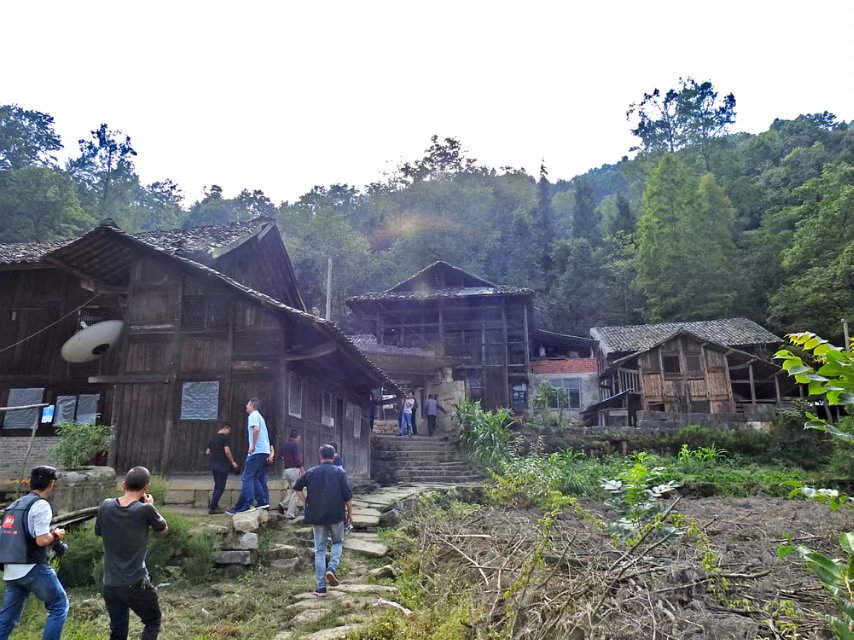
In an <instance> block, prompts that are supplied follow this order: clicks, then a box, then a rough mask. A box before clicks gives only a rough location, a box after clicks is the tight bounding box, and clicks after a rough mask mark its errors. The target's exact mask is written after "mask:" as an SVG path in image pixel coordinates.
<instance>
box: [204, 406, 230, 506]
mask: <svg viewBox="0 0 854 640" xmlns="http://www.w3.org/2000/svg"><path fill="white" fill-rule="evenodd" d="M205 455H206V456H208V457H209V458H210V461H211V473H212V474H213V480H214V488H213V493H211V502H210V504H209V505H208V513H209V514H211V515H214V514H217V513H225V512H224V511H223V510H222V509H220V508H219V499H220V498H221V497H222V493H223V491H225V483H226V481H227V480H228V472H229V470H231V469H237V463H236V462H235V461H234V456H232V455H231V425H230V424H229V423H227V422H223V423H222V425H221V426H220V428H219V429H218V430H217V432H216V433H215V434H214V435H213V436H211V439H210V440H209V441H208V448H207V449H206V450H205Z"/></svg>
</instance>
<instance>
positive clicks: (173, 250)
mask: <svg viewBox="0 0 854 640" xmlns="http://www.w3.org/2000/svg"><path fill="white" fill-rule="evenodd" d="M268 223H270V224H271V223H272V220H270V219H269V218H253V219H252V220H239V221H237V222H231V223H229V224H211V225H206V226H204V227H193V228H191V229H169V230H166V231H144V232H142V233H129V234H127V235H129V236H130V237H132V238H135V239H137V240H140V241H142V242H144V243H146V244H148V245H150V246H152V247H154V248H155V249H158V250H160V251H165V252H166V253H170V254H172V255H188V256H194V257H195V258H196V259H199V258H200V257H202V255H203V254H212V253H213V252H214V251H217V250H218V249H222V248H224V247H227V246H229V245H231V244H234V243H236V242H239V241H240V240H242V239H244V238H247V237H249V236H251V235H253V234H255V233H257V232H258V231H260V230H261V229H262V228H263V226H264V225H265V224H268ZM76 239H77V238H74V239H72V240H60V241H57V242H20V243H15V244H0V264H34V263H37V262H41V260H42V259H43V258H44V256H45V255H47V254H48V253H50V252H51V251H55V250H56V249H59V248H60V247H63V246H65V245H67V244H70V243H71V242H74V240H76Z"/></svg>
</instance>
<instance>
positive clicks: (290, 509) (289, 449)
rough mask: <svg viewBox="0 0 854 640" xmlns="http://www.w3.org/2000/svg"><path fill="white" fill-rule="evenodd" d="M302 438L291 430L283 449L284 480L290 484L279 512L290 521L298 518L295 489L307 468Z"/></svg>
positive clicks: (294, 430) (297, 432)
mask: <svg viewBox="0 0 854 640" xmlns="http://www.w3.org/2000/svg"><path fill="white" fill-rule="evenodd" d="M301 438H302V436H301V434H300V432H299V431H297V430H296V429H291V434H290V436H289V437H288V441H287V442H286V443H285V445H284V446H283V447H282V466H284V471H282V480H284V481H285V482H287V483H288V493H287V495H286V496H285V498H284V499H283V500H282V501H281V502H280V503H279V511H280V512H281V513H284V514H285V517H286V518H288V519H289V520H293V519H294V518H296V517H297V516H296V510H297V492H296V490H295V489H294V485H295V484H296V482H297V480H299V477H300V476H301V475H303V474H304V473H305V466H304V465H303V461H302V448H301V447H300V444H299V442H300V439H301Z"/></svg>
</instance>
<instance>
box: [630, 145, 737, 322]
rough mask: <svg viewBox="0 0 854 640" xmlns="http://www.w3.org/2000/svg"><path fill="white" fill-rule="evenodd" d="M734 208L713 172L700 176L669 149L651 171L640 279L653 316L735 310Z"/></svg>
mask: <svg viewBox="0 0 854 640" xmlns="http://www.w3.org/2000/svg"><path fill="white" fill-rule="evenodd" d="M733 220H734V210H733V207H732V204H731V203H730V201H729V198H727V196H726V194H725V193H724V192H723V190H722V189H721V188H720V186H719V185H718V184H717V181H716V180H715V178H714V176H713V175H712V174H706V175H704V176H703V177H702V178H701V179H697V178H696V177H695V176H693V175H692V174H691V173H690V171H689V170H688V168H687V166H686V165H685V164H684V162H682V161H681V160H680V159H679V158H678V157H677V156H675V155H673V154H666V155H664V156H663V157H662V159H661V161H660V162H659V164H658V166H657V167H656V169H655V170H654V171H653V172H652V174H651V175H650V179H649V183H648V184H647V188H646V191H645V192H644V196H643V214H642V215H641V217H640V220H639V221H638V243H637V280H636V284H637V286H638V287H639V288H640V290H641V291H642V292H643V293H644V294H645V295H646V298H647V302H648V307H647V312H648V316H649V317H648V319H649V320H651V321H662V320H699V319H709V318H713V317H722V316H726V315H729V314H731V313H732V309H733V303H734V300H735V298H736V294H737V289H738V287H737V286H736V284H735V283H734V282H733V273H734V271H735V270H734V263H735V255H736V248H735V243H734V242H733Z"/></svg>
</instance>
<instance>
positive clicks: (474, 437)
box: [456, 400, 515, 471]
mask: <svg viewBox="0 0 854 640" xmlns="http://www.w3.org/2000/svg"><path fill="white" fill-rule="evenodd" d="M456 420H457V421H458V422H459V425H460V442H461V444H462V447H463V449H464V450H465V452H466V454H467V455H468V456H469V458H471V460H472V461H474V462H476V463H478V464H480V465H482V466H483V467H485V468H486V469H489V470H490V471H497V470H499V469H500V468H501V464H502V463H503V462H504V461H505V460H507V459H508V458H509V457H510V456H511V455H512V453H513V449H514V448H515V447H514V439H515V436H514V433H513V430H512V428H511V427H512V425H513V424H514V422H513V419H512V418H511V413H510V410H509V409H499V410H498V411H484V410H483V409H481V407H480V402H469V401H467V400H463V401H462V402H461V403H460V404H459V405H457V414H456Z"/></svg>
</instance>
